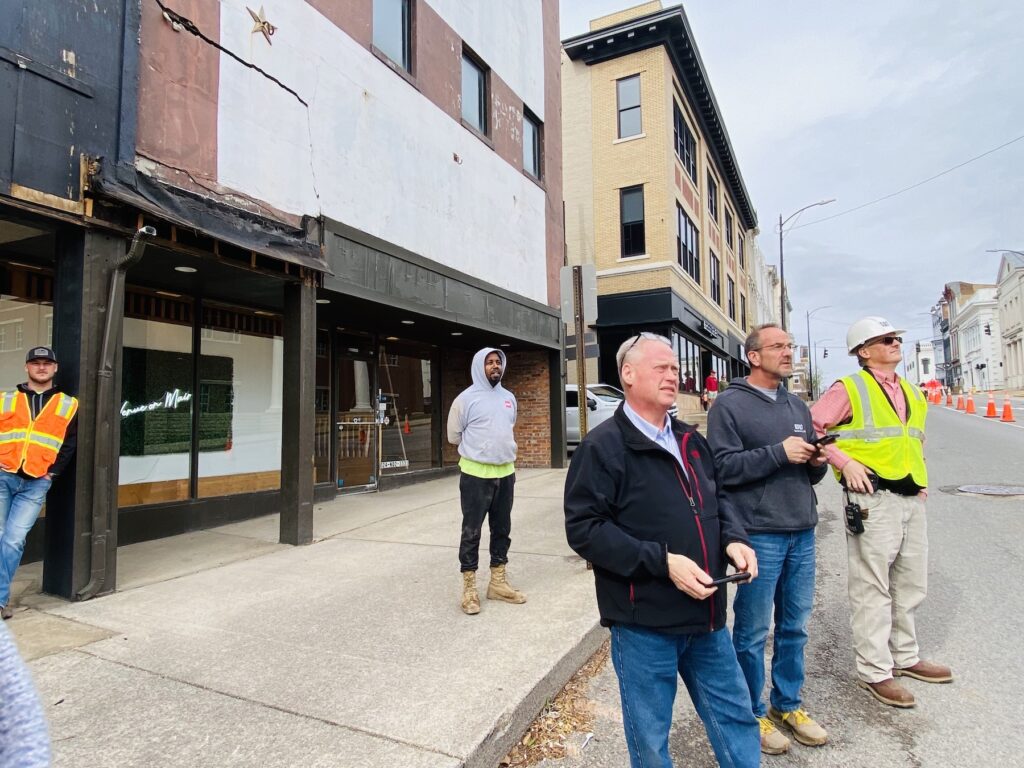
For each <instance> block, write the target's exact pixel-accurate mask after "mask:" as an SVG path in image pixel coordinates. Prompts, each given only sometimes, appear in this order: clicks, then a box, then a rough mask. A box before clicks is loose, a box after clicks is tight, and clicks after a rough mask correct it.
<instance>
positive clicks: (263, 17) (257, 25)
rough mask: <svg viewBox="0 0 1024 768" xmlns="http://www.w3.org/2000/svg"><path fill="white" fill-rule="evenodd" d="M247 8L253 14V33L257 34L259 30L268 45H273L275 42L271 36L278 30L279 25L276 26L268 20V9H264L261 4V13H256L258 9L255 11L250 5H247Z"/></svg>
mask: <svg viewBox="0 0 1024 768" xmlns="http://www.w3.org/2000/svg"><path fill="white" fill-rule="evenodd" d="M245 10H247V11H248V12H249V15H250V16H252V20H253V25H252V34H254V35H255V34H256V33H257V32H259V33H260V34H261V35H263V37H264V38H265V39H266V41H267V45H273V44H274V43H273V42H272V41H271V39H270V38H271V37H272V36H273V34H274V33H275V32H276V31H277V27H275V26H274V25H273V24H271V23H270V22H269V21H267V14H266V11H264V10H263V6H262V5H261V6H260V12H259V13H256V11H254V10H253V9H252V8H250V7H249V6H246V7H245Z"/></svg>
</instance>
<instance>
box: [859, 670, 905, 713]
mask: <svg viewBox="0 0 1024 768" xmlns="http://www.w3.org/2000/svg"><path fill="white" fill-rule="evenodd" d="M857 685H859V686H860V687H861V688H863V689H864V690H866V691H867V692H868V693H870V694H871V695H872V696H874V697H875V698H876V699H878V700H879V701H880V702H882V703H883V704H888V705H889V706H890V707H901V708H903V709H907V708H909V707H912V706H914V704H915V702H914V694H912V693H911V692H910V691H908V690H907V689H906V688H904V687H903V686H902V685H900V684H899V683H897V682H896V681H895V680H893V679H892V678H891V677H890V678H889V679H888V680H883V681H882V682H880V683H868V682H866V681H864V680H858V681H857Z"/></svg>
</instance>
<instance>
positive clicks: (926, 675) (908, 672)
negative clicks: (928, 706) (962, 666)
mask: <svg viewBox="0 0 1024 768" xmlns="http://www.w3.org/2000/svg"><path fill="white" fill-rule="evenodd" d="M892 673H893V675H894V676H895V677H912V678H914V679H915V680H923V681H924V682H926V683H952V682H953V670H951V669H950V668H949V667H947V666H945V665H944V664H936V663H935V662H934V661H925V660H924V659H922V660H921V661H919V662H917V664H915V665H914V666H912V667H906V668H904V669H894V670H893V671H892Z"/></svg>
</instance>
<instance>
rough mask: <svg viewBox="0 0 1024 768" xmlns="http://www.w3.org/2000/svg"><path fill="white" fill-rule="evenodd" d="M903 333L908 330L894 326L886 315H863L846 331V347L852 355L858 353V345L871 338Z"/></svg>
mask: <svg viewBox="0 0 1024 768" xmlns="http://www.w3.org/2000/svg"><path fill="white" fill-rule="evenodd" d="M901 333H906V331H903V330H900V329H898V328H893V327H892V323H890V322H889V321H888V320H886V319H885V318H884V317H875V316H871V317H862V318H861V319H860V320H858V321H857V322H856V323H854V324H853V325H851V326H850V330H848V331H847V332H846V349H847V351H848V352H849V353H850V354H851V355H856V354H857V347H859V346H860V345H861V344H863V343H864V342H865V341H868V340H869V339H877V338H878V337H879V336H886V335H889V334H892V335H893V336H897V335H899V334H901Z"/></svg>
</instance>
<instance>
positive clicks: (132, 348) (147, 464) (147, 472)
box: [118, 294, 194, 507]
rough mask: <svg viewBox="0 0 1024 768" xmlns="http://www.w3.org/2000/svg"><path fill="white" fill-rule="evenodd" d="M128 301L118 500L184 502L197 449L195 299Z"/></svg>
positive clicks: (130, 502) (127, 503)
mask: <svg viewBox="0 0 1024 768" xmlns="http://www.w3.org/2000/svg"><path fill="white" fill-rule="evenodd" d="M125 305H126V306H125V319H124V336H123V352H122V366H121V409H120V410H121V458H120V463H119V483H120V487H119V489H118V505H119V506H121V507H127V506H132V505H135V504H155V503H159V502H169V501H181V500H183V499H187V498H188V497H189V459H190V456H191V446H192V408H193V402H194V393H193V391H192V387H193V375H192V303H191V302H190V301H189V300H187V299H170V298H164V297H159V296H150V295H148V294H129V296H128V298H127V300H126V302H125ZM145 318H151V319H145Z"/></svg>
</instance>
